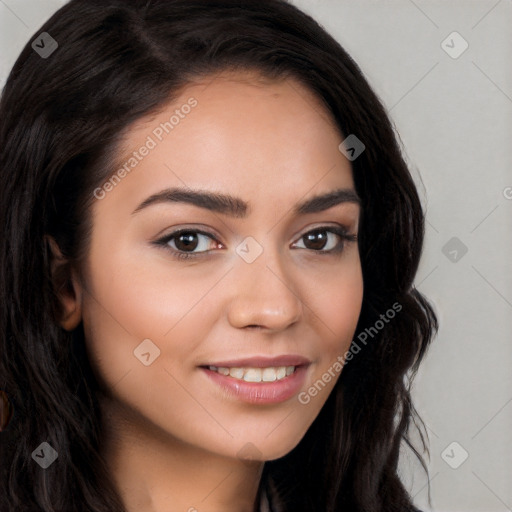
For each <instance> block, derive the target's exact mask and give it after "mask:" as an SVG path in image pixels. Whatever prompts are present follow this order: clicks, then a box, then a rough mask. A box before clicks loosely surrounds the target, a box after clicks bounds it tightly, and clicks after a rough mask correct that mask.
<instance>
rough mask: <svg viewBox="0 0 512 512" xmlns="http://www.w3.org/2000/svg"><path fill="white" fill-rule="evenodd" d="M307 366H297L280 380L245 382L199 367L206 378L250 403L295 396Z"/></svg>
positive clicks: (268, 402)
mask: <svg viewBox="0 0 512 512" xmlns="http://www.w3.org/2000/svg"><path fill="white" fill-rule="evenodd" d="M307 368H308V367H307V366H298V367H297V368H296V369H295V371H294V372H293V373H292V374H291V375H288V376H287V377H285V378H284V379H281V380H276V381H273V382H245V381H244V380H239V379H235V378H233V377H229V376H226V375H221V374H220V373H218V372H215V371H213V370H209V369H208V368H201V370H203V371H204V372H205V373H206V375H207V376H208V378H210V379H211V380H212V381H213V382H215V383H216V384H218V385H219V386H220V387H221V388H223V389H224V390H225V391H227V392H228V393H229V394H230V395H232V396H234V397H235V398H237V399H238V400H241V401H243V402H247V403H250V404H276V403H279V402H284V401H286V400H289V399H290V398H292V397H293V396H295V395H296V394H297V393H298V392H299V391H300V389H301V388H302V386H303V385H304V381H305V379H306V371H307Z"/></svg>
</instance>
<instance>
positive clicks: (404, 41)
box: [0, 0, 512, 512]
mask: <svg viewBox="0 0 512 512" xmlns="http://www.w3.org/2000/svg"><path fill="white" fill-rule="evenodd" d="M64 3H65V2H64V1H61V0H0V34H1V35H0V45H1V52H0V83H1V84H2V86H3V84H4V82H5V79H6V77H7V74H8V72H9V70H10V68H11V66H12V65H13V63H14V61H15V59H16V57H17V55H18V53H19V52H20V50H21V48H22V47H23V45H24V44H25V43H26V42H27V41H29V40H31V38H32V36H34V35H37V34H36V32H37V31H38V29H39V27H40V26H41V25H42V23H43V22H44V21H45V20H46V19H47V18H48V17H49V16H50V15H51V14H52V13H53V12H54V11H55V10H56V9H58V8H59V7H60V6H61V5H63V4H64ZM294 3H295V4H296V5H297V6H299V7H301V8H302V9H304V10H305V11H307V12H308V13H310V14H312V15H313V17H315V18H316V19H317V20H318V21H319V22H320V23H321V24H322V25H323V26H324V27H325V28H326V29H327V30H328V31H329V32H331V33H332V34H333V35H334V36H335V37H336V38H337V39H338V41H339V42H340V43H341V44H342V45H343V46H344V47H345V48H346V49H347V51H348V52H349V53H350V54H351V55H352V56H353V57H354V59H355V60H356V61H357V63H358V64H359V65H360V67H361V69H362V70H363V72H364V73H365V74H366V76H367V78H368V79H369V81H370V83H371V85H372V86H373V87H374V89H375V90H376V92H377V93H378V94H379V96H380V97H381V99H382V100H383V102H384V104H385V105H386V107H387V108H388V110H389V112H390V115H391V117H392V119H393V122H394V123H395V126H396V129H397V131H398V132H399V134H400V137H401V140H402V142H403V147H404V154H405V156H406V159H407V161H408V162H409V164H410V166H411V170H412V172H413V175H414V178H415V180H416V182H417V184H418V187H419V190H420V194H421V196H422V199H423V204H424V206H425V209H426V211H427V231H426V245H425V251H424V255H423V258H422V262H421V266H420V270H419V272H418V276H417V279H416V286H417V287H418V289H419V290H420V291H421V292H423V293H424V294H425V295H427V297H429V298H430V299H431V301H432V302H433V303H434V306H435V308H436V311H437V313H438V315H439V318H440V322H441V328H440V332H439V335H438V336H437V338H436V340H435V341H434V343H433V345H432V347H431V349H430V351H429V353H428V356H427V358H426V360H425V362H424V364H423V366H422V368H421V370H420V372H419V373H418V376H417V378H416V380H415V385H414V398H415V403H416V407H417V409H418V411H419V413H420V415H421V417H422V418H423V420H424V421H425V423H426V425H427V430H428V435H429V439H430V454H431V455H430V460H428V458H427V462H428V467H429V476H430V484H431V496H432V505H433V507H432V509H431V508H430V507H429V506H428V503H427V495H428V493H427V490H428V487H427V478H426V476H425V474H424V472H423V470H422V469H421V467H420V466H419V463H418V462H417V461H416V459H415V458H414V456H413V455H412V453H411V451H410V450H409V449H406V448H404V450H403V457H402V459H401V474H402V478H403V480H404V482H405V483H406V485H407V488H408V489H409V490H410V492H411V494H412V495H413V496H414V500H415V503H416V504H417V505H418V506H419V507H420V508H422V509H423V510H424V511H425V512H426V511H427V510H436V511H440V512H442V511H447V512H448V511H450V512H455V511H475V512H476V511H479V512H484V511H489V512H490V511H493V512H494V511H496V512H502V511H510V510H511V509H512V486H511V485H510V484H511V482H512V462H511V461H512V433H511V432H512V429H511V423H512V421H511V419H512V403H511V402H512V371H511V367H512V357H511V356H512V343H511V341H512V321H511V317H512V270H511V266H510V262H511V261H512V258H511V256H512V236H511V235H512V171H511V169H512V149H511V148H512V65H511V63H512V46H511V39H512V37H511V36H512V1H511V0H498V1H497V0H490V1H487V0H479V1H463V0H459V1H447V0H444V1H440V0H437V1H433V0H429V1H419V0H415V1H413V0H380V1H379V0H373V1H369V0H364V1H360V0H358V1H357V2H356V1H355V0H353V1H344V0H294ZM453 32H458V34H460V35H457V34H455V35H453V34H452V33H453ZM443 41H444V42H443ZM466 44H467V45H468V48H467V49H466V50H465V51H464V52H463V53H460V52H461V50H463V49H464V47H465V45H466ZM450 53H451V55H450ZM459 54H460V55H459ZM453 238H455V240H452V239H453ZM450 240H452V241H451V242H450ZM449 242H450V243H449ZM446 244H448V245H446ZM466 249H467V252H465V253H464V251H465V250H466ZM454 442H455V443H456V444H452V443H454ZM417 446H419V445H418V444H417ZM465 456H467V459H466V460H464V457H465ZM463 460H464V461H463ZM462 461H463V462H462Z"/></svg>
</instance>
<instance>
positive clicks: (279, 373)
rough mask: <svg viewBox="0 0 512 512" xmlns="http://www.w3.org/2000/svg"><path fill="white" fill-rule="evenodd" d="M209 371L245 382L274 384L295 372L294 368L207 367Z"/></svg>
mask: <svg viewBox="0 0 512 512" xmlns="http://www.w3.org/2000/svg"><path fill="white" fill-rule="evenodd" d="M208 368H209V369H210V370H212V371H214V372H217V373H220V374H221V375H226V376H228V375H229V376H230V377H233V378H234V379H238V380H244V381H245V382H274V381H276V380H281V379H284V378H285V377H288V376H289V375H291V374H292V373H293V372H294V371H295V366H278V367H271V368H225V367H217V366H209V367H208Z"/></svg>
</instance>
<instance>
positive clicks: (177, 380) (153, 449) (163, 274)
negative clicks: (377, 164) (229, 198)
mask: <svg viewBox="0 0 512 512" xmlns="http://www.w3.org/2000/svg"><path fill="white" fill-rule="evenodd" d="M191 96H193V97H194V98H196V99H197V101H198V105H197V106H196V107H195V108H194V109H193V110H192V111H191V113H190V114H189V115H188V116H187V117H186V118H185V119H182V120H181V122H180V124H179V125H178V126H176V127H175V128H174V130H173V131H172V132H171V133H170V134H168V135H166V136H165V137H164V138H163V140H162V141H161V142H159V143H158V145H157V147H156V148H155V149H153V150H152V151H151V152H150V154H149V155H148V156H146V157H145V158H144V159H143V160H142V161H141V162H140V163H139V164H138V165H137V166H136V167H135V168H134V169H133V170H132V171H131V172H130V173H129V174H128V175H127V176H126V177H124V178H123V179H122V180H121V182H120V183H119V184H117V185H116V187H115V188H114V189H113V190H112V191H110V192H109V193H107V194H106V195H105V197H104V198H103V199H101V200H96V201H95V204H94V206H93V209H92V215H93V230H92V237H91V240H90V246H89V251H88V257H87V260H86V264H85V265H84V267H83V268H81V269H79V271H78V270H74V271H73V274H72V278H71V279H72V285H73V286H72V291H65V292H63V293H65V295H64V294H63V295H62V296H61V300H62V303H63V305H64V315H63V317H62V321H61V324H62V326H63V327H64V328H65V329H68V330H71V329H74V328H76V327H77V326H78V325H79V323H80V322H81V321H83V327H84V332H85V337H86V343H87V349H88V353H89V356H90V358H91V361H92V364H93V367H94V369H95V371H96V373H97V376H98V379H99V381H100V382H101V383H102V385H103V387H104V389H105V396H102V397H101V404H102V409H103V411H104V413H105V418H106V421H105V439H104V443H103V446H104V455H105V459H106V461H107V464H108V466H109V468H111V471H112V474H113V477H114V480H115V482H116V484H117V486H118V488H119V490H120V493H121V495H122V498H123V500H124V502H125V505H126V507H127V510H129V511H130V512H132V511H133V512H135V511H137V512H141V511H142V512H169V511H173V512H175V511H176V512H177V511H190V512H192V511H194V510H197V511H199V512H219V511H223V512H230V511H233V512H234V511H236V512H245V511H247V512H252V510H253V505H254V500H255V496H256V492H257V486H258V482H259V479H260V475H261V470H262V467H263V461H265V460H272V459H276V458H279V457H282V456H283V455H285V454H286V453H288V452H290V451H291V450H292V449H293V448H294V447H295V446H296V445H297V444H298V443H299V441H300V440H301V438H302V437H303V435H304V433H305V432H306V431H307V429H308V427H309V426H310V425H311V423H312V422H313V420H314V419H315V417H316V416H317V415H318V413H319V411H320V409H321V407H322V406H323V404H324V403H325V401H326V399H327V397H328V395H329V392H330V391H331V390H332V388H333V386H334V384H335V382H336V379H332V380H331V381H330V382H329V383H328V384H327V385H326V387H325V389H323V390H322V391H321V392H320V393H318V395H317V396H316V397H314V398H313V399H312V400H311V401H310V402H309V403H308V404H306V405H304V404H302V403H300V402H299V401H298V399H297V396H294V397H292V398H291V399H289V400H286V401H284V402H281V403H277V404H271V405H269V404H266V405H261V404H248V403H244V402H242V401H240V400H238V399H236V398H234V397H233V396H230V395H228V394H226V393H225V392H224V391H223V390H222V389H220V388H219V387H218V386H217V385H216V384H214V383H212V382H211V381H210V379H208V378H207V377H206V375H205V373H204V371H203V370H201V369H200V368H199V367H198V365H201V364H205V362H214V361H220V360H226V359H234V358H240V357H249V356H277V355H282V354H298V355H302V356H304V357H306V358H307V359H309V360H310V361H311V365H310V366H309V367H308V369H307V374H306V381H305V384H304V386H303V387H302V388H301V391H304V390H307V388H309V387H310V386H311V385H312V384H313V383H314V382H315V381H317V380H318V379H321V377H322V374H323V373H324V372H325V371H326V370H327V369H328V368H330V367H332V365H333V363H334V362H335V361H336V359H337V357H338V356H339V355H341V354H344V353H345V351H346V350H347V349H348V348H349V346H350V343H351V340H352V338H353V335H354V332H355V328H356V324H357V320H358V317H359V313H360V310H361V302H362V295H363V280H362V273H361V265H360V259H359V253H358V247H357V243H356V242H344V241H343V240H340V238H339V236H338V235H336V234H335V233H331V232H328V233H331V234H329V235H328V236H329V239H328V241H326V242H325V244H324V245H325V247H327V248H332V247H335V246H336V245H338V244H339V243H342V244H344V247H343V250H342V252H341V253H334V252H333V253H330V254H329V253H328V254H324V255H319V254H318V253H316V252H315V249H314V247H315V246H314V244H313V248H310V247H312V245H311V244H308V242H307V240H306V239H305V238H304V235H306V234H307V233H309V232H311V231H312V230H313V229H314V228H318V227H321V226H325V225H327V226H329V227H335V226H346V228H347V231H348V232H349V233H350V234H357V231H358V224H359V216H360V207H359V205H358V204H357V203H353V202H345V203H342V204H338V205H336V206H333V207H332V208H330V209H328V210H325V211H323V212H319V213H313V214H305V215H294V214H292V208H293V207H294V205H295V204H296V203H298V202H300V201H303V200H304V199H308V198H311V197H313V196H315V195H318V194H322V193H325V192H329V191H332V190H335V189H338V188H346V189H352V190H354V183H353V179H352V170H351V166H350V162H349V161H348V160H347V159H346V158H345V156H344V155H343V154H342V153H341V152H340V151H339V149H338V146H339V144H340V143H341V141H342V140H343V138H344V137H343V136H342V135H341V133H340V132H339V130H338V129H337V128H336V126H335V125H334V123H333V121H332V119H331V118H330V117H329V115H328V113H327V111H326V110H325V109H324V108H323V107H322V105H321V104H320V102H319V100H318V99H317V98H316V97H315V96H314V95H313V94H312V93H311V92H309V90H307V89H306V88H304V87H303V86H301V85H300V84H299V83H298V82H296V81H293V80H290V79H288V80H284V81H280V82H267V81H262V80H261V79H260V78H259V77H257V76H255V75H252V74H250V73H244V74H243V75H242V74H240V73H238V74H236V75H234V74H233V73H231V74H230V73H223V74H219V75H216V76H215V77H213V79H212V78H211V77H210V80H208V81H203V82H198V83H194V84H190V85H189V86H187V87H186V88H185V89H184V90H183V92H182V94H181V95H180V96H179V97H178V98H176V99H175V100H174V101H173V102H172V103H171V104H169V105H167V106H165V108H164V109H163V110H162V111H161V112H159V113H158V114H157V115H152V116H150V117H146V118H144V119H141V120H140V121H138V122H137V123H136V124H134V125H133V126H132V127H130V129H129V130H128V131H127V133H126V137H125V140H124V144H123V148H122V150H121V151H120V155H119V156H120V158H119V161H120V162H124V161H126V159H127V157H129V156H130V154H131V153H132V151H134V150H136V149H138V148H139V147H140V146H142V145H143V144H144V142H145V141H146V139H147V137H148V135H151V133H152V130H153V129H154V128H155V127H156V126H158V125H159V124H160V123H161V122H164V121H166V120H168V119H169V117H170V116H171V115H172V113H173V112H174V111H175V109H176V108H179V107H180V106H181V105H183V104H184V103H186V101H187V99H188V98H190V97H191ZM125 157H126V158H125ZM185 186H186V187H190V188H192V189H201V190H208V191H216V192H220V193H224V194H231V195H234V196H237V197H240V198H241V199H243V200H245V201H247V202H248V203H249V205H250V213H249V214H248V215H247V216H246V217H245V218H235V217H230V216H228V215H225V214H222V213H214V212H212V211H209V210H207V209H204V208H199V207H197V206H193V205H190V204H185V203H179V202H167V203H159V204H154V205H151V206H148V207H147V208H144V209H142V210H140V211H139V212H137V213H135V214H133V213H132V212H133V211H134V210H135V209H136V208H137V207H138V206H139V205H140V204H141V203H142V202H143V201H144V200H145V199H147V198H148V197H149V196H151V195H152V194H155V193H157V192H160V191H161V190H163V189H166V188H170V187H185ZM181 227H186V228H191V229H193V228H195V229H201V230H204V231H207V232H210V233H212V235H214V238H215V239H213V240H210V239H209V238H208V237H203V236H200V235H198V236H199V238H198V240H199V243H200V245H199V246H198V247H197V248H196V249H195V251H196V252H198V251H202V250H205V249H211V250H212V251H211V253H210V254H208V255H206V256H204V257H198V258H196V259H191V260H179V259H177V258H173V257H172V254H171V253H172V248H174V249H175V250H176V247H181V248H182V247H183V245H179V243H178V242H177V240H176V239H174V242H173V243H171V246H167V248H165V247H162V246H156V245H154V244H153V242H154V241H155V240H158V239H159V238H161V237H162V236H164V235H167V234H170V233H172V232H173V231H175V230H176V229H178V228H181ZM323 233H324V236H326V235H325V233H326V232H325V231H324V232H323ZM248 236H251V237H253V238H254V239H255V240H257V242H258V243H259V244H260V245H261V247H262V248H263V253H262V254H261V255H259V256H258V257H257V258H256V259H255V260H254V261H253V262H252V263H247V262H246V261H244V259H242V258H241V257H240V256H239V255H238V254H237V252H236V247H237V246H238V245H239V244H240V243H241V242H242V241H243V240H244V239H245V238H246V237H248ZM217 242H219V243H220V244H219V243H217ZM316 243H317V244H318V245H319V246H321V245H322V244H319V243H318V242H316ZM173 244H174V245H173ZM308 247H309V248H308ZM55 252H56V254H57V253H58V249H56V250H55ZM56 261H59V260H58V259H57V260H56ZM145 339H151V340H152V342H153V343H154V344H155V345H156V346H157V347H158V348H159V350H160V356H159V357H158V358H157V359H155V360H154V362H153V363H152V364H151V365H149V366H145V365H143V364H142V363H141V362H140V360H139V359H137V358H136V357H135V356H134V350H135V349H136V347H137V346H138V345H139V344H140V343H141V342H142V340H145ZM337 377H339V374H337ZM247 443H251V444H250V445H248V444H247ZM248 446H249V448H248ZM244 447H245V448H244ZM241 450H242V452H241ZM242 454H243V455H244V456H245V458H247V459H250V460H244V458H243V456H242Z"/></svg>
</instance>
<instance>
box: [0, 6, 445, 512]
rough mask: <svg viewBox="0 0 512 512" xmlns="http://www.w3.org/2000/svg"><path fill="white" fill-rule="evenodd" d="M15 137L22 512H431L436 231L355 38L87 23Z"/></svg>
mask: <svg viewBox="0 0 512 512" xmlns="http://www.w3.org/2000/svg"><path fill="white" fill-rule="evenodd" d="M0 115H1V118H2V127H1V132H0V142H1V147H2V152H1V160H0V162H1V165H0V172H1V179H2V191H1V206H0V211H1V220H2V222H1V225H2V230H3V232H2V235H3V236H2V239H3V240H4V243H3V245H2V252H1V260H0V272H1V279H2V287H1V294H2V295H1V299H2V300H1V304H2V306H1V317H0V322H1V331H0V332H1V337H0V343H1V345H0V347H1V353H2V358H1V366H0V374H1V375H2V382H1V383H0V384H1V386H2V389H3V391H4V396H5V397H6V398H7V399H8V400H9V404H11V406H12V410H13V411H14V414H13V415H12V419H11V420H10V422H9V424H8V426H7V427H6V428H4V432H2V434H1V436H0V446H1V447H2V459H1V466H2V475H3V476H2V483H3V486H4V487H5V492H4V493H3V494H2V498H1V499H2V503H1V505H2V508H1V510H9V511H11V510H12V511H20V512H24V511H27V512H28V511H34V510H38V511H45V512H49V511H59V512H60V511H62V512H64V511H66V512H67V511H71V510H72V511H77V510H80V511H105V512H107V511H108V512H112V511H119V512H120V511H130V512H131V511H148V512H149V511H151V512H160V511H173V512H174V511H178V510H188V511H195V510H197V511H200V512H212V511H219V510H222V511H223V512H226V511H237V512H241V511H248V512H250V511H253V510H254V511H263V510H267V511H291V510H294V511H297V510H304V511H338V510H350V511H365V512H370V511H372V512H373V511H391V510H393V511H396V510H415V509H414V507H413V504H412V501H411V498H410V496H408V494H407V492H406V490H405V489H404V486H403V485H402V483H401V482H400V480H399V477H398V474H397V463H398V455H399V448H400V444H401V442H402V441H405V442H406V443H407V444H410V443H409V440H408V438H407V433H408V428H409V424H410V422H411V421H412V420H413V419H414V416H415V415H416V412H415V410H414V407H413V405H412V403H411V398H410V393H409V389H410V387H409V386H410V384H409V382H410V381H409V382H408V379H410V378H411V377H412V376H414V374H415V372H416V371H417V369H418V367H419V364H420V363H421V360H422V358H423V357H424V355H425V352H426V350H427V348H428V346H429V343H430V341H431V339H432V337H433V334H434V332H435V330H436V329H437V320H436V316H435V314H434V312H433V310H432V308H431V306H430V305H429V303H428V302H427V300H426V299H425V298H423V297H422V296H421V294H420V293H419V292H418V291H417V290H416V289H415V288H414V286H413V280H414V276H415V273H416V270H417V266H418V262H419V258H420V255H421V249H422V243H423V223H424V217H423V213H422V210H421V205H420V201H419V198H418V194H417V192H416V189H415V186H414V183H413V181H412V179H411V176H410V174H409V171H408V169H407V166H406V164H405V162H404V160H403V159H402V156H401V153H400V149H399V146H398V144H397V140H396V138H395V135H394V133H393V130H392V127H391V124H390V121H389V119H388V117H387V115H386V113H385V110H384V108H383V107H382V105H381V103H380V102H379V100H378V98H377V97H376V95H375V94H374V93H373V92H372V90H371V89H370V87H369V85H368V84H367V82H366V80H365V78H364V77H363V75H362V73H361V71H360V70H359V68H358V67H357V65H356V64H355V63H354V62H353V61H352V60H351V58H350V57H349V56H348V55H347V53H346V52H345V51H344V50H343V49H342V48H341V47H340V45H339V44H338V43H337V42H336V41H335V40H334V39H333V38H332V37H331V36H329V35H328V34H327V33H326V32H325V31H324V30H323V29H322V28H321V27H320V26H319V25H318V24H317V23H316V22H315V21H314V20H313V19H311V18H310V17H308V16H307V15H305V14H304V13H302V12H301V11H300V10H298V9H297V8H295V7H293V6H292V5H291V4H289V3H287V2H286V1H284V0H264V1H261V0H259V1H258V2H255V1H248V0H208V1H206V0H166V1H163V0H150V1H148V0H108V1H104V0H102V1H99V0H92V1H91V0H72V1H70V2H69V3H68V4H66V5H65V6H64V7H63V8H62V9H60V10H59V11H58V12H57V13H56V14H55V15H54V16H53V17H52V18H51V19H50V20H49V21H48V22H47V23H46V24H45V25H44V26H43V27H42V29H41V30H40V31H39V32H38V33H37V34H35V36H34V38H33V40H32V41H31V44H29V45H27V46H26V47H25V49H24V50H23V52H22V54H21V55H20V57H19V59H18V61H17V62H16V64H15V66H14V68H13V70H12V72H11V75H10V77H9V79H8V82H7V84H6V87H5V89H4V92H3V96H2V100H1V104H0ZM5 411H8V409H7V405H6V406H5ZM4 416H5V417H6V420H5V421H4V424H6V423H7V417H8V416H10V413H9V414H7V413H5V415H4ZM420 433H421V432H420ZM421 438H422V442H423V444H424V448H425V447H426V446H425V442H424V441H423V436H421ZM411 448H412V446H411ZM412 449H413V450H414V452H415V453H416V455H417V456H418V457H419V458H420V460H421V456H420V454H419V453H418V452H416V450H415V449H414V448H412ZM421 462H422V464H423V466H424V467H425V465H424V463H423V461H422V460H421ZM425 469H426V467H425Z"/></svg>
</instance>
